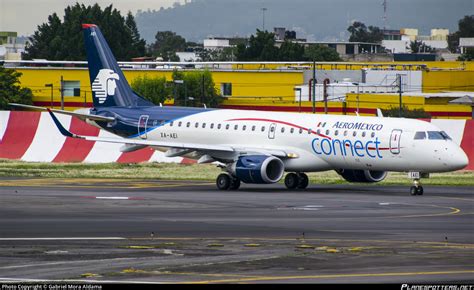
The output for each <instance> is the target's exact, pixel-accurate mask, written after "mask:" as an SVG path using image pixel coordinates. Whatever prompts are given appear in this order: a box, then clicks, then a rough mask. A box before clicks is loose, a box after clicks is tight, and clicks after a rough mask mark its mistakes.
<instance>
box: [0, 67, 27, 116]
mask: <svg viewBox="0 0 474 290" xmlns="http://www.w3.org/2000/svg"><path fill="white" fill-rule="evenodd" d="M20 76H21V73H19V72H17V71H15V70H13V69H8V68H4V67H3V66H0V110H5V109H8V103H18V104H25V105H32V104H33V101H32V98H33V93H32V92H31V90H30V89H29V88H22V87H20V80H19V77H20Z"/></svg>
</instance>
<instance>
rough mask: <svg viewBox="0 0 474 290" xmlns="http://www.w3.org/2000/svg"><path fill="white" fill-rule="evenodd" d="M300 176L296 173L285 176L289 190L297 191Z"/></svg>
mask: <svg viewBox="0 0 474 290" xmlns="http://www.w3.org/2000/svg"><path fill="white" fill-rule="evenodd" d="M298 180H299V178H298V175H296V173H293V172H292V173H288V174H287V175H286V176H285V186H286V188H288V189H295V188H296V187H297V186H298Z"/></svg>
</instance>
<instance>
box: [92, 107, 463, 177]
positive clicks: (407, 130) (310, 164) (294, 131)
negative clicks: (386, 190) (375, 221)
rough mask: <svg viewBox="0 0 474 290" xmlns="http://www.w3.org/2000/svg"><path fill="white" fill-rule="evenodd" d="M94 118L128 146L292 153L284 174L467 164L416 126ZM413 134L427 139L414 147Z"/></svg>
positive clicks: (212, 113)
mask: <svg viewBox="0 0 474 290" xmlns="http://www.w3.org/2000/svg"><path fill="white" fill-rule="evenodd" d="M95 113H96V114H99V115H105V116H115V117H116V118H117V120H118V121H117V122H116V123H115V124H108V125H106V124H102V125H101V127H102V128H103V129H105V130H108V131H110V132H112V133H115V134H118V135H120V136H122V137H126V138H135V139H142V140H159V141H169V142H174V143H176V142H178V143H179V142H182V143H196V142H198V143H199V142H201V143H202V144H214V145H225V146H230V147H233V148H240V147H242V148H246V147H249V146H250V147H259V148H262V149H269V150H282V151H286V152H292V153H294V154H295V157H294V158H287V159H285V160H284V161H283V162H284V164H285V171H298V172H300V171H301V172H305V171H306V172H310V171H324V170H330V169H359V170H379V171H418V172H444V171H452V170H457V169H460V168H459V163H460V162H459V161H460V159H463V158H465V154H464V152H462V150H461V149H460V148H459V146H458V145H457V144H455V143H454V142H453V141H452V140H450V139H448V138H438V139H431V138H429V134H430V133H428V132H441V130H440V129H438V128H437V127H435V126H434V125H432V124H430V123H429V122H426V121H420V120H414V119H403V118H402V119H400V118H378V117H360V116H335V115H322V114H298V113H282V112H262V111H247V110H246V111H243V110H226V109H221V110H209V109H207V110H206V109H196V108H181V107H143V108H134V109H133V110H130V109H126V108H112V107H109V108H104V109H101V110H99V111H96V112H95ZM137 124H138V125H137ZM417 132H425V133H426V138H424V139H415V134H416V133H417ZM437 136H438V137H439V135H437ZM157 149H161V148H157ZM213 155H214V156H216V155H217V156H216V158H218V157H219V156H218V155H219V154H217V153H214V154H213ZM225 158H228V155H227V156H226V157H225ZM461 163H462V162H461Z"/></svg>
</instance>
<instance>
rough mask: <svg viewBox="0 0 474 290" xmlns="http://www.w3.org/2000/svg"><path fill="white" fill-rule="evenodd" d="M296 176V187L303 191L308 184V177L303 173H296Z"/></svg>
mask: <svg viewBox="0 0 474 290" xmlns="http://www.w3.org/2000/svg"><path fill="white" fill-rule="evenodd" d="M297 175H298V185H297V187H298V188H299V189H305V188H306V187H308V184H309V179H308V175H306V174H305V173H298V174H297Z"/></svg>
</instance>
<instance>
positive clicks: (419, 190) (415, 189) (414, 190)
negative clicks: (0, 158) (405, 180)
mask: <svg viewBox="0 0 474 290" xmlns="http://www.w3.org/2000/svg"><path fill="white" fill-rule="evenodd" d="M410 195H423V186H412V187H410Z"/></svg>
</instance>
